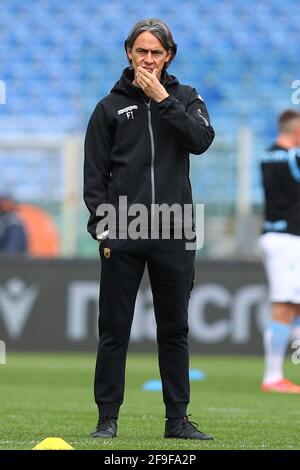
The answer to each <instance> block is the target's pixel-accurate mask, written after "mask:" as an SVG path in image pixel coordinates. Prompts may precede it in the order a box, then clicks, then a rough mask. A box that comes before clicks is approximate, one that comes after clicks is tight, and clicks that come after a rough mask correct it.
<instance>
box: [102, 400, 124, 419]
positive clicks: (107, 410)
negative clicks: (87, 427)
mask: <svg viewBox="0 0 300 470" xmlns="http://www.w3.org/2000/svg"><path fill="white" fill-rule="evenodd" d="M97 406H98V410H99V417H100V418H104V416H107V417H108V418H114V419H118V417H119V409H120V404H119V403H114V402H106V403H97Z"/></svg>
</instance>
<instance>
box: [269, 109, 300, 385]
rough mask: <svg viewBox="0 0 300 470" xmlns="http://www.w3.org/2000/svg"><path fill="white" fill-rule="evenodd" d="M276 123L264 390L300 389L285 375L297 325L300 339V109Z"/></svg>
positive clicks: (271, 164) (272, 153) (271, 166)
mask: <svg viewBox="0 0 300 470" xmlns="http://www.w3.org/2000/svg"><path fill="white" fill-rule="evenodd" d="M278 124H279V133H278V136H277V139H276V142H275V143H274V144H273V145H272V146H271V147H270V148H269V149H268V151H267V152H266V153H265V154H264V156H263V158H262V161H261V167H262V177H263V188H264V194H265V220H264V225H263V235H262V236H261V237H260V246H261V248H262V251H263V253H264V261H265V268H266V274H267V278H268V283H269V292H270V300H271V302H272V318H271V320H270V321H269V323H268V324H267V327H266V330H265V332H264V347H265V371H264V376H263V382H262V390H263V391H264V392H279V393H300V386H298V385H295V384H294V383H292V382H291V381H289V380H288V379H286V378H284V375H283V362H284V357H285V353H286V350H287V347H288V344H289V341H290V338H291V332H292V329H293V328H294V334H295V333H296V334H298V339H300V113H298V112H296V111H294V110H287V111H285V112H283V113H282V114H281V115H280V116H279V123H278Z"/></svg>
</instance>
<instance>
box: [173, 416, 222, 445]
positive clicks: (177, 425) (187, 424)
mask: <svg viewBox="0 0 300 470" xmlns="http://www.w3.org/2000/svg"><path fill="white" fill-rule="evenodd" d="M196 426H198V424H197V423H193V422H192V421H189V419H188V416H184V417H183V418H170V419H167V421H166V428H165V434H164V437H166V438H176V439H200V440H203V441H208V440H212V439H213V437H212V436H208V435H207V434H204V433H203V432H201V431H200V430H199V429H197V428H196Z"/></svg>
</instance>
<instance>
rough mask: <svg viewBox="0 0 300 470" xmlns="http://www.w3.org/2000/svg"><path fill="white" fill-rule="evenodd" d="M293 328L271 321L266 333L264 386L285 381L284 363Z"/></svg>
mask: <svg viewBox="0 0 300 470" xmlns="http://www.w3.org/2000/svg"><path fill="white" fill-rule="evenodd" d="M290 330H291V326H290V325H289V324H286V323H280V322H277V321H274V320H271V321H270V322H269V324H268V326H267V329H266V330H265V332H264V347H265V372H264V377H263V383H264V384H271V383H275V382H278V381H279V380H282V379H283V361H284V356H285V353H286V350H287V346H288V343H289V339H290Z"/></svg>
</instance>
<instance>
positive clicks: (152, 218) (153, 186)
mask: <svg viewBox="0 0 300 470" xmlns="http://www.w3.org/2000/svg"><path fill="white" fill-rule="evenodd" d="M145 103H146V105H147V113H148V128H149V134H150V142H151V228H152V229H153V228H154V212H155V207H154V204H155V178H154V159H155V147H154V137H153V128H152V121H151V108H150V104H151V98H150V100H149V103H147V102H146V101H145Z"/></svg>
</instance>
